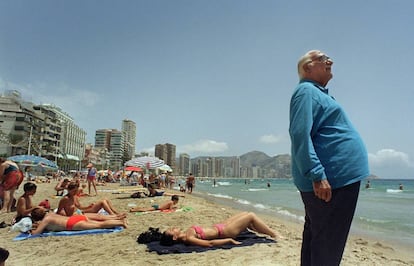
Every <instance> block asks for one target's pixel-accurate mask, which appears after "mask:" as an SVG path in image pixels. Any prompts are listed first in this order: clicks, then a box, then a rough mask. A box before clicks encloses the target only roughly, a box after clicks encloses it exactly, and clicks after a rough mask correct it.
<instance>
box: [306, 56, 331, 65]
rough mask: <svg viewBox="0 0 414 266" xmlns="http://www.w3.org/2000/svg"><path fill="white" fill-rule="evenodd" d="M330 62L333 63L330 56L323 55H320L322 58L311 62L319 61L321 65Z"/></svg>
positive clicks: (319, 57)
mask: <svg viewBox="0 0 414 266" xmlns="http://www.w3.org/2000/svg"><path fill="white" fill-rule="evenodd" d="M328 60H331V61H332V59H331V58H330V57H329V56H327V55H324V54H323V55H320V56H318V57H316V58H314V59H312V60H311V62H313V61H318V62H321V63H325V62H326V61H328Z"/></svg>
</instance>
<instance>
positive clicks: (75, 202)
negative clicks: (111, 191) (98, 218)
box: [56, 182, 120, 216]
mask: <svg viewBox="0 0 414 266" xmlns="http://www.w3.org/2000/svg"><path fill="white" fill-rule="evenodd" d="M78 189H79V186H78V184H76V183H75V182H71V183H70V184H69V185H68V194H67V195H66V196H65V197H63V198H62V199H61V200H60V201H59V206H58V210H57V212H56V213H58V214H60V215H65V216H72V215H73V214H76V213H77V214H84V213H98V212H99V211H100V210H101V209H104V210H105V211H106V212H107V213H108V214H110V215H117V214H120V213H119V212H118V211H117V210H115V209H114V207H113V206H112V203H111V202H110V201H109V200H107V199H102V200H99V201H97V202H95V203H92V204H90V205H88V206H82V205H81V204H80V202H79V196H77V193H78Z"/></svg>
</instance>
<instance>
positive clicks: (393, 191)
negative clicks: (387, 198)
mask: <svg viewBox="0 0 414 266" xmlns="http://www.w3.org/2000/svg"><path fill="white" fill-rule="evenodd" d="M400 192H403V191H402V190H401V189H391V188H387V193H400Z"/></svg>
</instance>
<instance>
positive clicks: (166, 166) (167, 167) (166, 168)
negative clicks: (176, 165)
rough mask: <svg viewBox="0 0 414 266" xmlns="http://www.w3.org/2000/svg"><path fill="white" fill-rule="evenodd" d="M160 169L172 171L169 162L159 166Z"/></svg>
mask: <svg viewBox="0 0 414 266" xmlns="http://www.w3.org/2000/svg"><path fill="white" fill-rule="evenodd" d="M158 169H160V170H161V171H165V172H172V168H171V167H170V166H169V165H168V164H164V165H163V166H160V167H158Z"/></svg>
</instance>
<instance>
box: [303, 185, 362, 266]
mask: <svg viewBox="0 0 414 266" xmlns="http://www.w3.org/2000/svg"><path fill="white" fill-rule="evenodd" d="M360 183H361V182H356V183H354V184H351V185H348V186H345V187H342V188H338V189H334V190H332V199H331V201H329V202H325V201H323V200H321V199H319V198H317V197H316V196H315V194H314V192H301V196H302V201H303V203H304V205H305V213H306V214H305V225H304V228H303V239H302V250H301V265H302V266H308V265H309V266H333V265H339V264H340V262H341V259H342V254H343V252H344V248H345V244H346V240H347V238H348V233H349V229H350V227H351V223H352V219H353V217H354V213H355V208H356V204H357V201H358V195H359V186H360Z"/></svg>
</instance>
